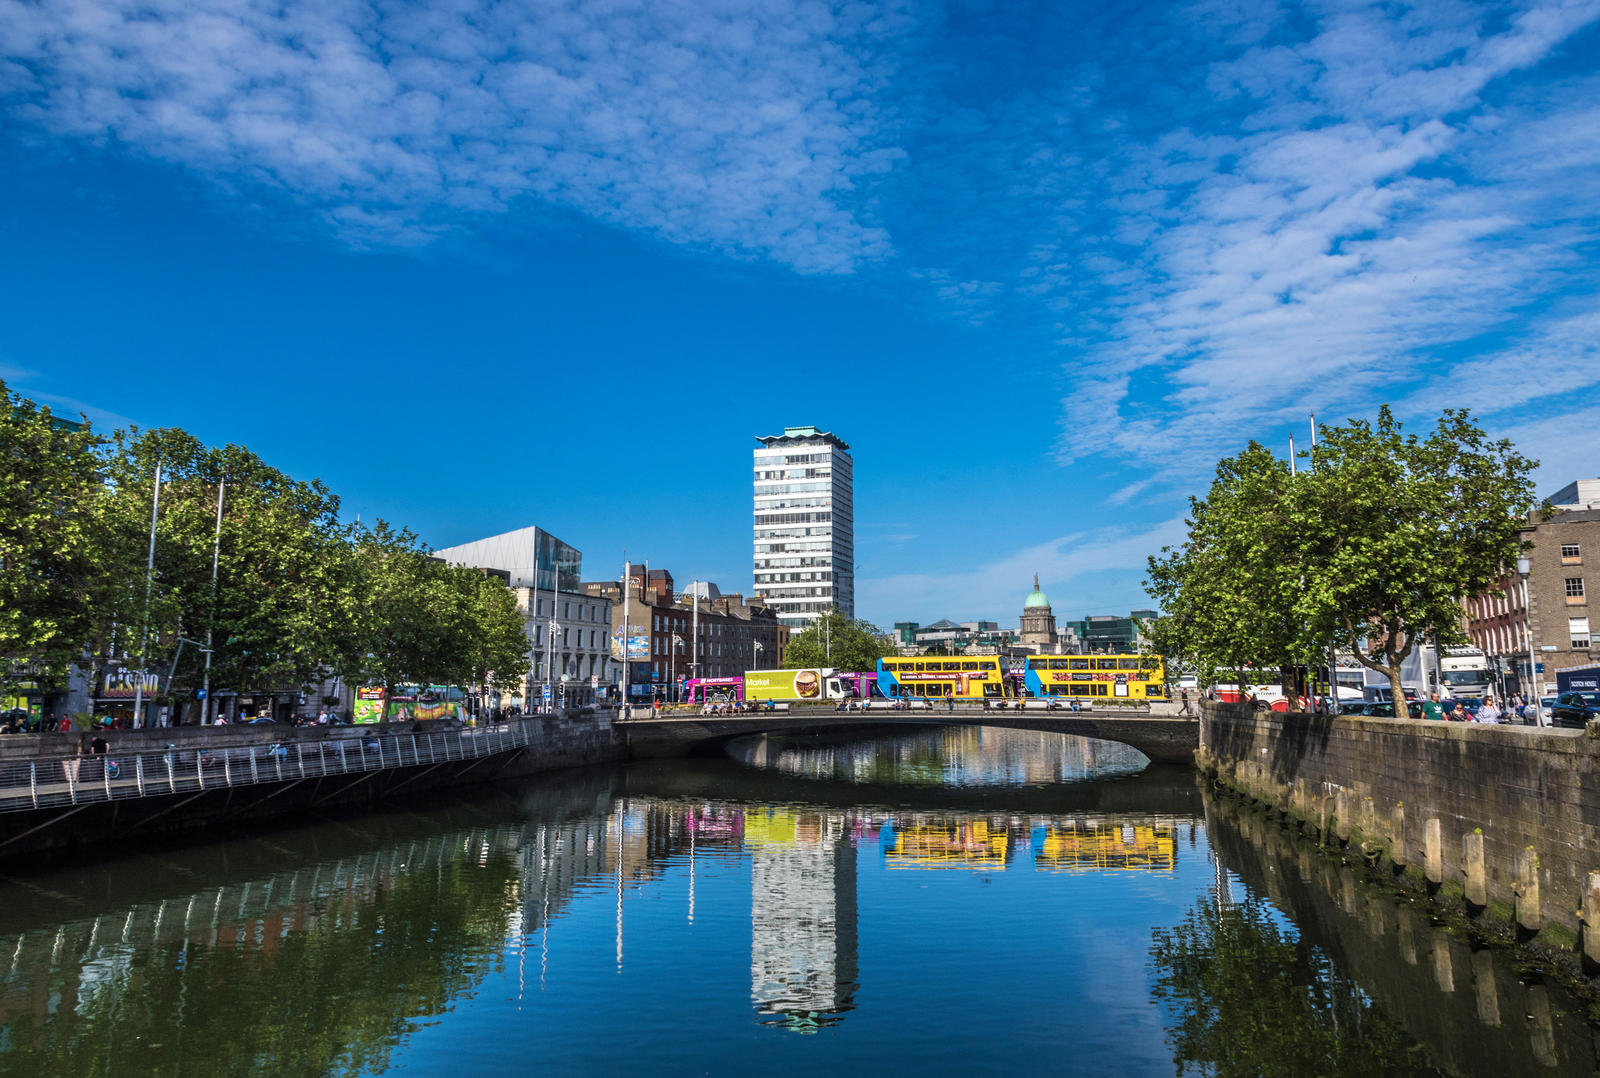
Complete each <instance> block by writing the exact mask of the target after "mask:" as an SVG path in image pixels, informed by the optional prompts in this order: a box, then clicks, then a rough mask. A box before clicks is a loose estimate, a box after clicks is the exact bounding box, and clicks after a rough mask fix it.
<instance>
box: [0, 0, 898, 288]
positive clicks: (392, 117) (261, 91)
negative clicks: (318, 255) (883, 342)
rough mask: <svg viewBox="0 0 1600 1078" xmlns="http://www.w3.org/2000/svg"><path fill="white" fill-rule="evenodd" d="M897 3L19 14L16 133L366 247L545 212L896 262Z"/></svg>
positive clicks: (145, 1)
mask: <svg viewBox="0 0 1600 1078" xmlns="http://www.w3.org/2000/svg"><path fill="white" fill-rule="evenodd" d="M903 24H904V20H903V19H902V18H901V17H900V16H899V15H897V14H896V13H895V11H894V10H893V9H892V8H891V9H888V10H882V9H869V8H865V7H846V8H842V9H833V8H828V7H823V6H821V5H818V4H813V3H806V2H796V3H792V4H791V3H783V2H778V0H772V2H766V3H758V4H755V5H746V4H738V3H733V2H731V0H711V2H698V0H696V2H690V0H617V2H614V3H608V4H604V5H600V4H587V3H578V2H567V3H554V4H551V3H533V2H527V3H523V2H494V0H456V2H453V3H436V4H430V5H428V6H420V5H414V4H410V3H404V2H400V0H378V2H375V3H364V2H358V0H316V2H312V0H286V2H283V3H277V2H273V3H267V2H261V0H51V2H49V3H32V2H26V0H0V54H3V55H5V56H6V57H8V58H9V59H10V60H11V61H12V62H11V63H10V64H8V65H7V67H6V68H5V69H4V70H0V94H5V95H6V98H5V99H6V100H8V101H9V104H10V106H11V113H12V115H13V117H14V118H17V119H22V120H23V121H25V122H27V123H30V124H32V125H35V126H36V127H37V128H42V129H44V130H46V131H50V132H55V133H59V134H66V135H71V136H75V137H78V138H82V139H87V140H90V141H93V142H100V143H116V144H120V145H123V146H126V147H129V148H131V149H132V150H134V151H135V152H137V153H140V154H144V155H147V156H149V157H151V158H155V159H159V160H163V161H168V162H172V163H176V164H178V165H181V166H184V167H186V168H190V169H193V170H195V171H197V172H199V173H201V174H203V175H207V176H209V177H211V178H213V179H215V180H216V181H218V182H219V183H222V184H226V185H236V186H238V187H239V188H240V189H241V190H244V191H247V192H251V191H255V192H259V191H271V190H277V191H280V192H282V193H284V194H286V195H287V196H289V197H291V198H293V199H296V200H299V201H302V202H304V203H306V204H308V205H310V206H312V207H314V209H315V210H316V211H317V212H319V213H320V214H322V215H323V217H324V218H325V219H326V220H327V221H328V222H330V223H331V224H332V226H333V227H334V228H336V229H337V230H338V231H340V232H341V233H343V234H345V235H346V236H347V237H349V238H351V239H354V240H357V241H372V242H381V243H389V244H394V243H400V244H406V243H421V242H426V241H427V240H428V239H430V238H431V237H432V236H433V235H435V234H436V233H437V232H439V231H440V230H441V229H445V228H448V227H451V226H452V225H453V224H455V223H456V222H458V221H459V220H460V219H461V218H462V217H463V216H467V217H470V216H471V215H474V214H485V213H496V212H499V211H502V210H504V209H506V208H507V207H508V206H509V205H511V204H512V203H514V202H517V201H519V200H526V199H536V200H539V201H541V202H543V203H545V204H548V205H550V206H553V207H557V208H560V209H567V210H573V211H576V212H578V213H581V214H583V215H585V216H588V217H591V218H594V219H596V220H599V221H603V222H607V223H610V224H615V225H618V226H621V227H624V228H629V229H634V230H638V231H641V232H644V233H646V234H649V235H653V236H656V237H659V238H661V239H663V240H665V241H668V242H671V243H676V244H686V245H690V246H702V247H706V248H711V249H716V250H719V251H722V252H725V253H728V254H733V255H736V256H739V257H764V258H771V259H775V260H777V261H779V262H782V263H786V264H788V265H791V266H793V267H794V268H796V269H798V270H800V271H802V272H808V273H842V272H849V271H851V270H853V269H855V268H857V267H859V266H860V265H862V264H864V263H867V262H871V261H873V260H877V259H881V258H883V257H885V256H886V255H888V254H889V253H890V251H891V249H892V245H891V243H890V240H889V236H888V234H887V233H886V232H885V231H884V229H883V228H882V227H880V226H878V225H876V224H874V223H873V222H872V221H871V219H870V218H871V215H870V213H869V212H868V204H869V201H870V199H869V198H868V197H867V192H866V191H865V190H864V188H865V186H867V185H870V183H871V181H872V179H873V177H874V176H875V175H876V174H878V173H881V172H882V171H884V170H886V169H888V168H889V167H891V165H892V164H893V162H894V161H895V160H896V156H897V154H896V151H895V150H894V149H893V147H892V145H891V144H890V143H889V142H888V141H887V140H885V139H884V138H883V137H882V133H883V129H884V127H885V118H884V117H883V116H882V115H881V114H880V109H879V106H878V105H877V104H876V103H875V99H874V93H875V91H876V90H878V89H879V88H880V87H881V85H882V84H883V82H884V80H885V79H886V78H888V77H889V75H890V73H891V71H890V69H889V67H888V66H887V64H886V63H885V62H882V61H881V60H880V58H881V57H886V56H888V55H890V54H891V51H892V50H888V49H885V48H882V47H881V46H882V45H883V44H884V43H885V42H887V41H891V40H892V39H893V38H894V36H895V35H896V34H897V33H899V32H900V28H901V27H902V26H903Z"/></svg>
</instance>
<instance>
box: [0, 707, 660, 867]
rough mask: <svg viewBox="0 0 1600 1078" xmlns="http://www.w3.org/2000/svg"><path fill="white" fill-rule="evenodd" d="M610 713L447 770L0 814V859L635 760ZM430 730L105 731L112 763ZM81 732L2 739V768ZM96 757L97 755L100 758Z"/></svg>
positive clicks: (531, 730) (531, 720) (72, 746)
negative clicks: (142, 756)
mask: <svg viewBox="0 0 1600 1078" xmlns="http://www.w3.org/2000/svg"><path fill="white" fill-rule="evenodd" d="M610 715H611V713H610V712H609V711H607V710H603V709H599V710H597V709H582V710H574V711H569V712H563V713H562V714H561V715H559V716H530V717H527V718H521V719H513V720H510V722H511V723H514V724H517V725H519V726H520V727H521V733H522V735H523V737H524V738H525V740H526V744H524V745H522V746H520V747H518V748H516V749H514V750H511V751H507V752H503V753H497V754H494V755H489V756H483V757H478V758H469V759H465V760H459V761H451V762H449V763H442V764H440V765H438V766H432V765H430V766H426V767H422V766H406V767H395V768H390V769H386V770H375V771H365V772H355V773H351V774H349V775H330V776H328V777H326V778H320V779H313V780H300V781H298V782H295V781H289V782H282V783H263V784H260V785H256V786H234V787H221V788H216V789H211V790H207V791H205V792H204V793H200V794H196V793H192V792H189V793H179V794H176V795H161V796H151V797H142V798H135V799H129V800H113V801H109V802H95V803H90V804H84V805H79V806H76V807H74V808H71V809H63V808H60V807H54V808H40V809H37V810H34V811H25V812H7V813H5V814H4V815H3V816H0V861H4V860H11V859H16V858H26V857H31V856H37V855H50V854H53V853H57V852H59V851H64V850H71V849H75V848H79V847H84V846H90V845H97V844H108V843H122V842H150V841H161V840H167V839H171V838H173V837H175V836H177V835H179V834H181V833H184V832H190V831H196V830H200V829H206V828H219V827H220V828H227V827H229V826H233V825H240V824H245V823H248V822H252V821H259V820H262V819H266V818H268V817H272V816H283V815H288V814H293V813H305V812H313V813H317V812H325V811H329V810H333V809H337V808H350V807H358V806H364V805H371V804H374V803H377V802H380V801H391V802H392V803H395V804H400V803H403V801H404V800H405V799H408V798H413V797H417V796H423V795H426V794H427V793H428V792H429V791H435V790H443V789H448V788H451V787H461V786H475V785H483V784H486V783H495V782H502V781H509V780H515V779H521V778H525V777H527V776H531V775H539V774H542V773H546V772H553V771H562V770H567V769H573V768H582V767H587V766H591V765H604V764H611V763H615V762H618V761H621V760H625V759H628V757H629V751H628V745H627V739H626V737H625V736H624V734H623V733H622V732H621V731H620V730H618V729H617V728H616V727H615V726H614V725H613V724H612V722H611V719H610ZM430 725H431V724H429V723H426V722H424V723H418V724H412V723H384V724H378V725H373V726H357V727H348V726H313V727H299V728H296V727H289V726H281V725H261V726H224V727H220V728H219V727H210V726H207V727H171V728H158V729H144V730H107V731H99V733H100V735H101V736H103V737H104V738H105V740H106V742H107V743H108V747H107V752H106V754H105V757H104V758H106V759H115V758H117V757H118V756H119V755H122V756H124V757H126V756H127V755H128V754H133V753H160V752H161V751H162V750H164V749H166V748H167V747H168V746H173V748H174V749H175V750H176V751H177V752H179V753H192V752H194V751H196V750H199V749H212V750H217V749H222V748H232V749H236V748H244V747H264V746H267V745H270V744H272V743H273V742H277V741H284V742H287V743H289V744H290V745H291V746H292V745H294V744H296V743H307V744H311V743H321V742H336V741H351V740H355V741H359V740H360V739H361V738H362V737H363V736H364V735H369V734H370V735H372V736H374V737H377V738H379V739H380V740H381V739H383V738H386V737H395V738H398V737H404V736H406V735H408V734H410V733H412V732H414V731H415V732H418V733H423V732H426V731H427V729H428V727H429V726H430ZM85 736H86V735H84V734H83V733H82V732H81V731H80V732H74V733H51V734H23V735H17V734H12V735H6V736H5V737H0V762H6V761H12V762H15V761H24V760H31V759H61V758H63V757H70V756H72V755H73V754H74V753H76V752H77V751H78V746H79V742H80V739H82V738H84V737H85ZM96 759H99V757H96Z"/></svg>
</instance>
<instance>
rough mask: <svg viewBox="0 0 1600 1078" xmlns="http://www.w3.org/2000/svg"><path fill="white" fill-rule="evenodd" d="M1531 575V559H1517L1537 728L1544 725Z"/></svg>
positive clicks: (1529, 678)
mask: <svg viewBox="0 0 1600 1078" xmlns="http://www.w3.org/2000/svg"><path fill="white" fill-rule="evenodd" d="M1532 574H1533V559H1532V558H1528V557H1521V558H1518V559H1517V575H1518V576H1520V577H1522V627H1523V632H1525V633H1526V634H1527V637H1528V687H1529V689H1530V690H1531V694H1530V695H1529V697H1528V704H1529V705H1530V706H1531V707H1532V708H1533V721H1534V723H1535V724H1536V725H1538V726H1543V725H1544V709H1543V708H1542V707H1540V706H1539V666H1538V657H1537V655H1536V654H1535V652H1536V649H1535V648H1534V646H1533V585H1532V583H1531V582H1530V581H1529V579H1528V578H1529V577H1530V576H1531V575H1532Z"/></svg>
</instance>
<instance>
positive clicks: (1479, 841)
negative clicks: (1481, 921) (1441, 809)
mask: <svg viewBox="0 0 1600 1078" xmlns="http://www.w3.org/2000/svg"><path fill="white" fill-rule="evenodd" d="M1461 856H1462V865H1463V867H1464V868H1465V869H1466V873H1467V901H1468V902H1470V903H1471V904H1472V905H1474V906H1478V907H1480V908H1481V907H1483V906H1487V905H1488V904H1489V880H1488V875H1487V873H1486V872H1485V871H1484V867H1483V832H1482V831H1469V832H1468V833H1467V834H1465V835H1462V836H1461Z"/></svg>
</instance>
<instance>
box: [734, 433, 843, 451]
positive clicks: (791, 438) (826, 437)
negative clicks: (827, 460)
mask: <svg viewBox="0 0 1600 1078" xmlns="http://www.w3.org/2000/svg"><path fill="white" fill-rule="evenodd" d="M756 441H758V442H760V443H761V444H762V445H764V446H766V447H767V448H768V449H771V448H772V447H773V446H784V445H801V444H804V443H807V442H826V443H827V444H829V445H831V446H835V447H837V448H839V449H842V450H844V451H845V452H846V453H848V452H849V451H850V446H849V444H848V443H847V442H846V441H845V440H844V439H843V438H840V437H839V436H838V435H836V434H834V433H832V432H831V431H825V430H818V429H817V428H816V427H784V428H783V433H782V434H758V435H756Z"/></svg>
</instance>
